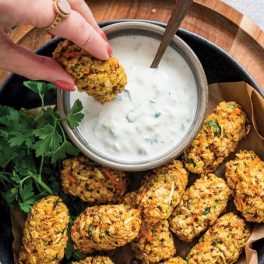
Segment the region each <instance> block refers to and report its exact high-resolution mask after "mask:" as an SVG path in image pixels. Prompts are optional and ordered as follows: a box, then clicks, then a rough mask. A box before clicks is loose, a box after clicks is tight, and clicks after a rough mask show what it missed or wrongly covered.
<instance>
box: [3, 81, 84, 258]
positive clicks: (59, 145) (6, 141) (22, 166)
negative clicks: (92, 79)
mask: <svg viewBox="0 0 264 264" xmlns="http://www.w3.org/2000/svg"><path fill="white" fill-rule="evenodd" d="M25 86H27V87H28V88H29V89H30V90H32V91H34V92H35V93H37V94H38V95H39V97H40V99H41V103H42V107H41V108H40V110H39V111H38V112H36V111H34V112H31V111H28V110H25V109H20V110H16V109H14V108H12V107H6V106H1V105H0V185H1V187H2V188H1V189H2V190H3V191H2V192H1V194H0V195H1V196H2V198H3V200H4V202H5V203H6V204H7V205H8V206H13V205H15V204H19V206H20V208H21V209H22V210H23V211H24V212H29V211H30V209H31V207H32V205H33V204H34V203H35V202H36V201H37V200H39V199H41V198H43V197H44V196H47V195H49V194H54V193H55V194H58V195H59V196H61V198H63V201H64V202H66V203H67V205H68V206H69V210H70V212H71V213H73V215H74V216H77V215H79V213H80V210H83V209H84V208H85V207H86V204H85V203H80V201H79V200H78V199H77V198H73V197H70V196H67V195H65V194H63V192H62V191H61V187H60V179H59V171H60V161H61V160H62V159H64V158H65V157H67V155H77V154H78V153H79V151H78V150H77V149H76V148H75V147H74V146H73V145H72V144H71V143H70V142H69V141H68V138H67V137H66V135H65V132H64V131H63V129H62V120H61V118H60V117H59V114H58V112H57V109H56V108H52V107H48V108H43V106H44V99H45V98H44V97H45V95H46V94H47V93H48V92H49V91H50V90H51V89H55V87H54V86H53V85H52V84H47V83H43V82H31V81H28V82H25ZM81 109H82V105H81V102H80V101H79V102H77V103H76V104H75V106H74V107H73V109H72V110H71V112H70V114H69V116H68V118H69V120H70V122H71V123H72V124H73V126H77V125H78V123H79V120H81V119H82V118H83V114H82V113H80V111H81ZM77 201H78V202H77ZM74 254H75V255H78V253H74V252H73V253H72V255H74Z"/></svg>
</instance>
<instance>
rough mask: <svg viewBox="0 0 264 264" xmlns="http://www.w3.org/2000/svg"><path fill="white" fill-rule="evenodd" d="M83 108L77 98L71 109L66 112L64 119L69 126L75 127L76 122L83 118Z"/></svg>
mask: <svg viewBox="0 0 264 264" xmlns="http://www.w3.org/2000/svg"><path fill="white" fill-rule="evenodd" d="M82 110H83V106H82V103H81V101H80V100H79V99H78V100H76V101H75V102H74V104H73V107H72V108H71V110H70V111H69V112H68V113H67V115H66V119H67V121H68V123H69V125H70V126H71V128H75V127H77V126H78V124H79V123H80V122H81V121H82V119H83V118H84V114H83V113H81V111H82Z"/></svg>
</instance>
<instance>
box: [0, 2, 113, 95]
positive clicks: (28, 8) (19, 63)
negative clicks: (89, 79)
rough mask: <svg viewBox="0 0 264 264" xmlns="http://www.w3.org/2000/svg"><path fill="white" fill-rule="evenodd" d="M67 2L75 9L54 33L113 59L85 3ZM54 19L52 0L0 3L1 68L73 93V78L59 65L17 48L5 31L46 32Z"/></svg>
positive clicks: (100, 57)
mask: <svg viewBox="0 0 264 264" xmlns="http://www.w3.org/2000/svg"><path fill="white" fill-rule="evenodd" d="M68 2H69V4H70V6H71V9H72V11H71V13H70V15H69V16H68V17H67V18H65V19H63V20H62V22H61V23H60V24H59V25H58V26H57V27H56V28H55V29H54V30H53V31H52V32H51V33H52V34H54V35H57V36H60V37H63V38H66V39H69V40H71V41H73V42H74V43H75V44H76V45H78V46H80V47H81V48H83V49H84V50H86V51H87V52H88V53H90V54H91V55H93V56H95V57H97V58H99V59H102V60H106V59H108V58H109V56H111V55H112V48H111V46H110V45H109V43H108V41H107V38H106V35H105V34H104V32H103V31H101V29H100V27H99V26H98V24H97V23H96V21H95V19H94V17H93V14H92V12H91V10H90V9H89V7H88V6H87V5H86V3H85V1H84V0H68ZM55 17H56V13H55V10H54V6H53V1H52V0H19V1H17V0H8V1H6V0H0V68H1V69H3V70H6V71H11V72H15V73H17V74H19V75H23V76H25V77H27V78H28V79H32V80H46V81H49V82H52V83H54V84H55V85H57V86H58V87H59V88H62V89H66V90H70V91H72V90H74V81H73V79H72V77H71V76H70V75H69V74H68V73H66V72H65V71H64V69H63V68H62V67H61V66H60V65H59V64H58V63H57V62H56V61H54V60H53V59H52V58H48V57H44V56H39V55H36V54H34V53H32V52H31V51H29V50H27V49H25V48H22V47H21V46H18V45H16V44H15V43H13V42H12V41H11V39H10V38H9V37H8V35H7V34H6V33H5V32H4V31H5V29H6V28H9V27H11V26H15V25H19V24H31V25H33V26H36V27H39V28H45V27H48V26H49V25H50V24H51V23H52V22H53V21H54V19H55Z"/></svg>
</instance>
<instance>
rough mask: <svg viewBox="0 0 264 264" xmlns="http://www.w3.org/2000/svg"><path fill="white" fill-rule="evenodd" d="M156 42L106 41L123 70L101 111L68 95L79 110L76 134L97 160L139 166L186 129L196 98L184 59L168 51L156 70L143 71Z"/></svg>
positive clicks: (79, 96)
mask: <svg viewBox="0 0 264 264" xmlns="http://www.w3.org/2000/svg"><path fill="white" fill-rule="evenodd" d="M159 43H160V42H159V41H158V40H156V39H153V38H151V37H147V36H139V35H129V36H120V37H116V38H114V39H112V40H110V44H111V46H112V47H113V50H114V54H115V56H116V57H117V58H118V59H119V61H120V63H121V64H122V65H123V67H124V68H125V71H126V74H127V79H128V83H127V85H126V87H125V90H124V92H122V93H121V94H119V95H118V96H117V97H116V98H115V99H114V100H113V101H112V102H109V103H106V104H104V105H102V104H100V103H99V102H97V101H96V100H95V99H94V98H92V97H91V96H88V95H87V94H85V93H80V92H78V91H75V92H72V93H71V94H70V105H71V107H72V106H73V104H74V102H75V100H76V99H80V100H81V102H82V104H83V107H84V109H83V113H84V115H85V117H84V119H83V120H82V122H81V124H80V126H79V130H80V132H81V134H82V136H83V138H84V139H85V140H86V141H87V144H89V146H90V147H91V148H92V149H94V150H95V151H96V152H97V153H98V154H100V155H103V156H105V157H108V158H110V159H111V158H113V159H115V160H120V161H126V162H139V161H140V162H143V161H149V160H152V159H155V158H158V157H160V156H162V155H164V154H165V153H167V152H169V151H170V150H171V149H172V148H173V147H175V146H176V145H177V144H180V142H181V141H182V139H183V138H184V137H185V135H186V134H187V133H188V131H189V130H190V129H191V127H192V123H193V121H194V119H195V115H196V111H197V104H198V98H197V97H198V94H197V85H196V81H195V78H194V75H193V73H192V71H191V69H190V67H189V65H188V63H187V62H186V61H185V59H184V58H183V57H182V56H181V55H180V54H179V53H178V52H176V51H175V50H174V49H173V48H172V47H168V48H167V50H166V52H165V54H164V56H163V58H162V60H161V62H160V65H159V67H158V68H157V69H151V68H149V66H150V64H151V62H152V60H153V58H154V55H155V52H156V51H157V48H158V46H159Z"/></svg>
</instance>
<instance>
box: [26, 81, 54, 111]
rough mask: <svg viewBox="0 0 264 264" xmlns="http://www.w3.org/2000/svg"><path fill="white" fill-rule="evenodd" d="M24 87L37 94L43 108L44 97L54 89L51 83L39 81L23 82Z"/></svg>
mask: <svg viewBox="0 0 264 264" xmlns="http://www.w3.org/2000/svg"><path fill="white" fill-rule="evenodd" d="M23 84H24V86H26V87H27V88H29V89H30V90H31V91H33V92H35V93H37V94H38V95H39V97H40V99H41V104H42V106H44V97H45V95H46V94H47V93H48V92H49V91H50V90H54V89H56V86H55V85H53V84H51V83H45V82H40V81H24V82H23Z"/></svg>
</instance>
